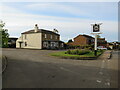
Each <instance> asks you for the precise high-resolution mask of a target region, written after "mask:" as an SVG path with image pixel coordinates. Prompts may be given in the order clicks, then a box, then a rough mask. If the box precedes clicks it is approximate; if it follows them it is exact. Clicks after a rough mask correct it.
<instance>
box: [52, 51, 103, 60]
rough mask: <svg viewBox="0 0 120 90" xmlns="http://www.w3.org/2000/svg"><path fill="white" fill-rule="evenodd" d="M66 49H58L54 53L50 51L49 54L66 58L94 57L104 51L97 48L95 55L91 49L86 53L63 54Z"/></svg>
mask: <svg viewBox="0 0 120 90" xmlns="http://www.w3.org/2000/svg"><path fill="white" fill-rule="evenodd" d="M65 52H66V51H60V52H56V53H51V54H50V55H51V56H56V57H60V58H66V59H95V58H97V57H98V56H100V55H101V54H102V53H103V52H104V51H103V50H102V51H101V50H98V52H97V56H95V55H94V52H93V51H90V52H89V53H86V54H84V55H71V54H65Z"/></svg>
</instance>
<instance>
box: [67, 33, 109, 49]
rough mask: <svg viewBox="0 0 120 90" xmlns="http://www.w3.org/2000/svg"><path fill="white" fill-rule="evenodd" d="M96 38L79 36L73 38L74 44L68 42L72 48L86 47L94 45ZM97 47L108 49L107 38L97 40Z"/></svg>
mask: <svg viewBox="0 0 120 90" xmlns="http://www.w3.org/2000/svg"><path fill="white" fill-rule="evenodd" d="M94 41H95V39H94V37H92V36H89V35H85V34H83V35H78V36H77V37H75V38H73V42H68V45H71V46H86V45H94ZM97 46H103V47H107V41H106V40H105V38H97Z"/></svg>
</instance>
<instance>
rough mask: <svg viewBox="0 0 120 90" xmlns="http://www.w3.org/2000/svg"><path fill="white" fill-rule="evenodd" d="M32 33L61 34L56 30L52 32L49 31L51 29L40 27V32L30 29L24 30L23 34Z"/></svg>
mask: <svg viewBox="0 0 120 90" xmlns="http://www.w3.org/2000/svg"><path fill="white" fill-rule="evenodd" d="M31 33H48V34H56V35H59V34H57V33H55V32H52V31H49V30H44V29H38V32H35V31H34V30H29V31H26V32H23V33H22V34H31Z"/></svg>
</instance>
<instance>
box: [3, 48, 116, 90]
mask: <svg viewBox="0 0 120 90" xmlns="http://www.w3.org/2000/svg"><path fill="white" fill-rule="evenodd" d="M52 52H57V51H54V50H27V49H9V48H8V49H3V55H6V56H7V58H8V67H7V69H6V71H5V72H4V73H3V77H2V79H3V82H2V84H3V85H2V86H3V88H116V87H118V82H117V79H118V78H117V77H118V76H117V75H118V74H117V73H118V68H117V64H118V63H117V62H118V51H114V52H113V57H112V59H107V52H106V53H105V54H104V55H102V56H101V57H100V58H99V59H98V60H71V59H60V58H56V57H52V56H49V55H48V54H49V53H52Z"/></svg>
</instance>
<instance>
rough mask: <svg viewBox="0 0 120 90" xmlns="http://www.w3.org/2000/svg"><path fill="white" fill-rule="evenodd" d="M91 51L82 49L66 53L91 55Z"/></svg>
mask: <svg viewBox="0 0 120 90" xmlns="http://www.w3.org/2000/svg"><path fill="white" fill-rule="evenodd" d="M89 52H90V51H89V50H80V49H75V50H68V51H66V52H65V54H72V55H83V54H87V53H89Z"/></svg>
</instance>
